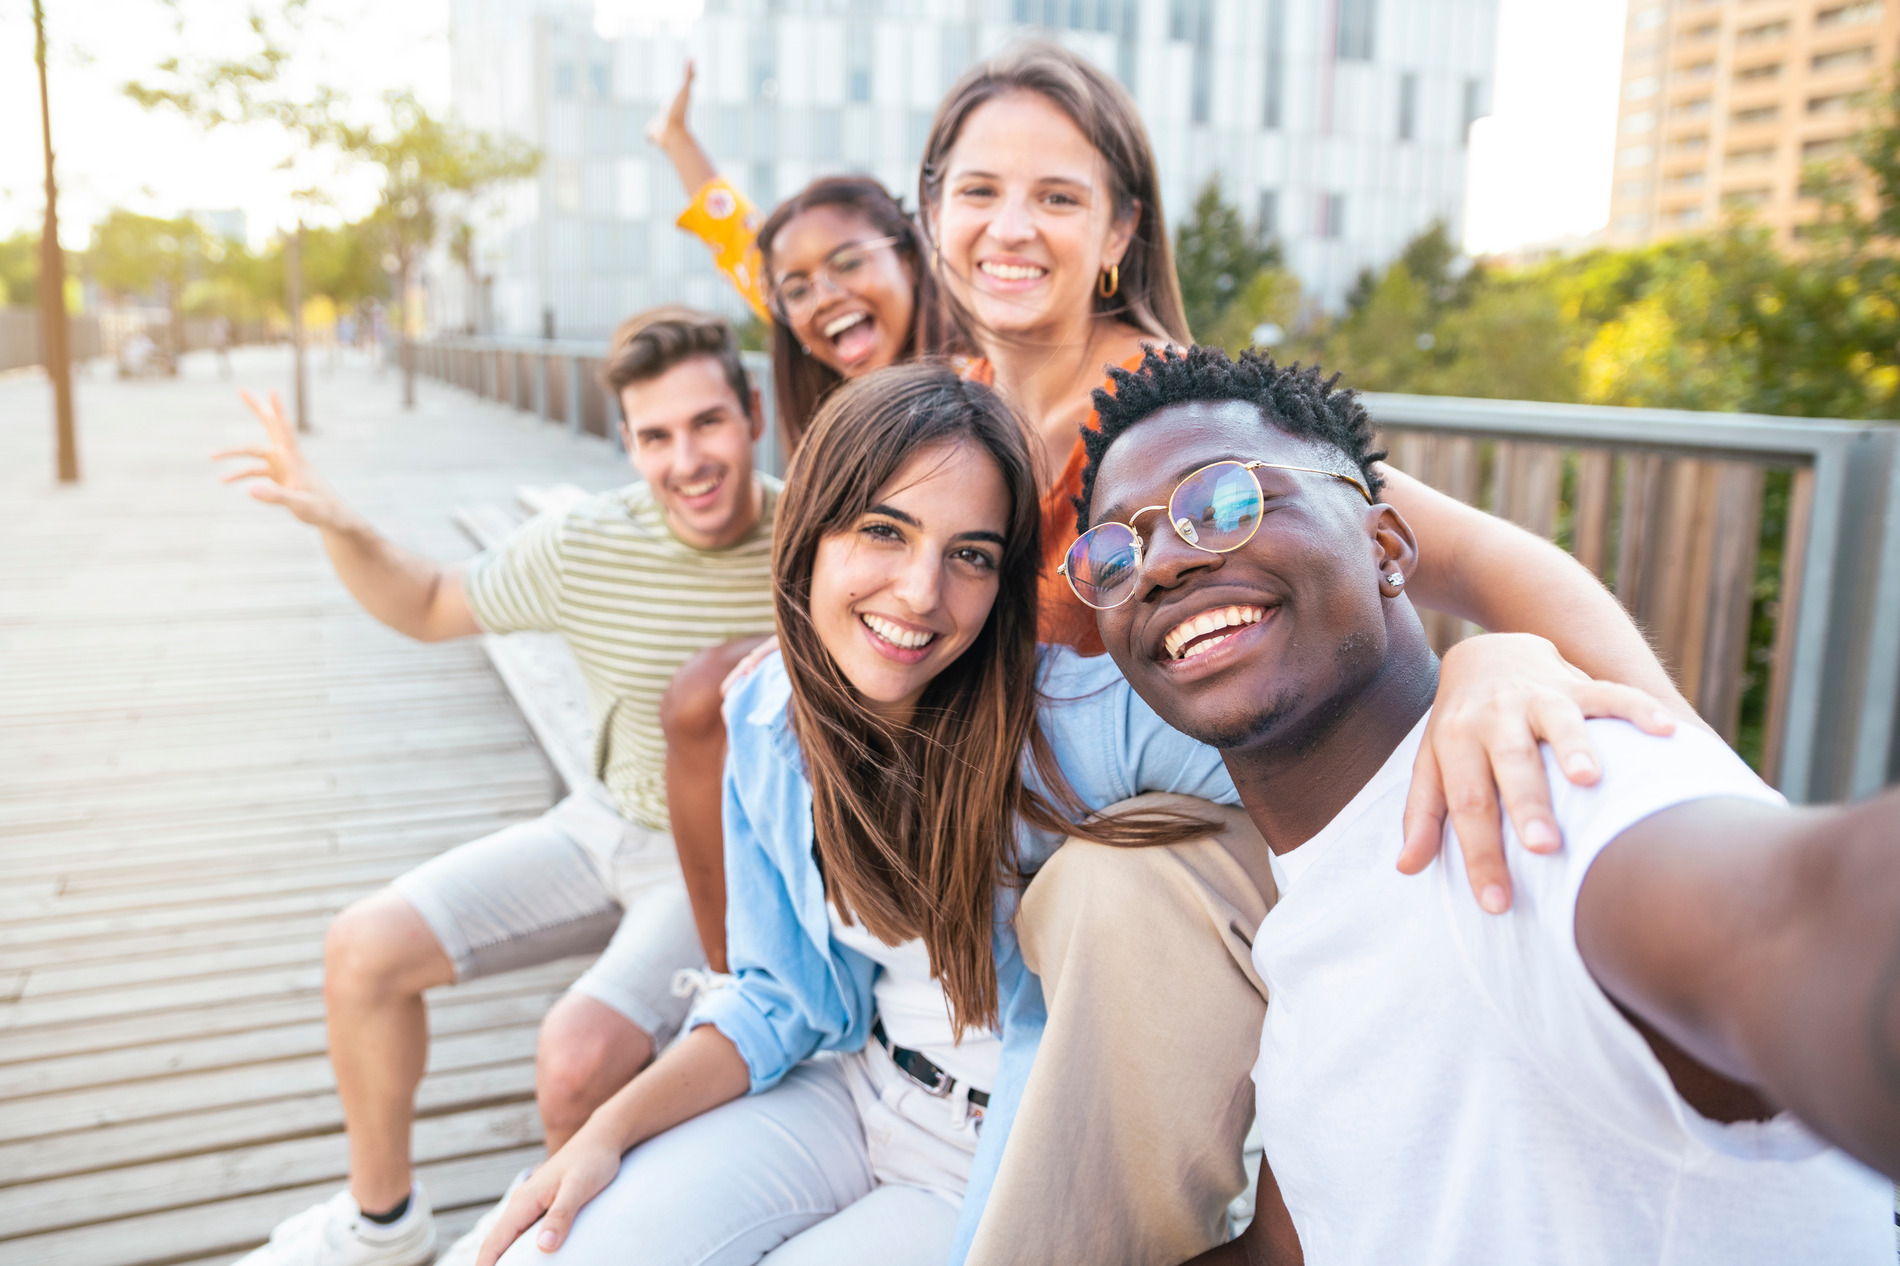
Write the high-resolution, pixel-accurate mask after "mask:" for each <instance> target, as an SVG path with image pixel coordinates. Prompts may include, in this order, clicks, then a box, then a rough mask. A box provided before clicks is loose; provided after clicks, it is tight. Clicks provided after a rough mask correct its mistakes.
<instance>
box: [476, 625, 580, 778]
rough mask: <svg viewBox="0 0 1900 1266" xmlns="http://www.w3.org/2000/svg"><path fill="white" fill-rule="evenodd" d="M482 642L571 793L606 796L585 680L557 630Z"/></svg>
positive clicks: (491, 638)
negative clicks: (597, 765)
mask: <svg viewBox="0 0 1900 1266" xmlns="http://www.w3.org/2000/svg"><path fill="white" fill-rule="evenodd" d="M482 642H483V646H484V648H485V649H486V650H487V651H488V656H489V659H490V661H491V662H493V664H494V665H495V671H496V673H497V674H499V675H500V677H501V679H502V681H503V682H505V683H506V684H507V686H508V693H509V694H511V695H512V696H514V700H515V704H516V706H517V707H519V708H520V709H521V715H522V718H523V719H524V720H526V721H527V723H528V727H529V729H531V730H533V731H534V736H535V738H536V740H537V741H539V742H540V744H541V750H542V753H543V754H544V755H545V756H546V757H547V760H548V763H549V764H550V765H552V766H553V767H554V772H555V774H556V776H557V777H559V778H560V780H561V784H562V785H563V786H564V787H566V788H567V790H568V791H569V792H578V791H581V790H584V789H588V788H596V789H600V791H601V794H603V795H604V794H605V789H604V788H601V787H600V781H599V779H598V778H596V777H595V771H594V746H595V741H596V732H595V729H594V718H593V713H592V709H591V708H590V707H589V704H588V698H587V682H586V680H585V678H583V677H582V676H581V670H580V665H579V664H577V663H576V662H575V660H574V653H573V652H572V651H570V650H569V649H568V647H567V643H566V642H565V641H563V640H562V639H561V638H560V636H559V635H557V634H553V633H515V634H511V635H509V636H507V637H497V636H493V635H490V636H488V637H485V638H483V639H482Z"/></svg>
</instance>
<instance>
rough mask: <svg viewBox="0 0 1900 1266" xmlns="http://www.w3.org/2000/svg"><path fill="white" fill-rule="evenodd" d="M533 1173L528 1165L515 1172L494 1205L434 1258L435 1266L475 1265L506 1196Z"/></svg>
mask: <svg viewBox="0 0 1900 1266" xmlns="http://www.w3.org/2000/svg"><path fill="white" fill-rule="evenodd" d="M532 1173H534V1166H532V1165H530V1166H528V1167H527V1168H526V1169H524V1170H522V1171H521V1172H520V1173H518V1174H516V1175H515V1176H514V1178H513V1179H512V1180H510V1182H509V1183H508V1190H506V1191H504V1192H502V1193H501V1199H499V1200H497V1201H495V1207H494V1208H492V1209H490V1210H489V1211H488V1212H487V1213H484V1214H483V1215H482V1216H481V1217H480V1218H479V1219H477V1221H476V1223H475V1225H474V1226H472V1227H470V1228H469V1229H468V1230H467V1232H465V1233H464V1234H463V1236H462V1238H461V1239H459V1240H457V1241H455V1243H453V1244H451V1245H449V1251H448V1252H446V1253H444V1254H442V1256H440V1257H438V1258H436V1259H435V1266H475V1257H476V1255H477V1254H478V1253H480V1252H481V1251H482V1241H483V1240H486V1239H487V1238H488V1233H489V1232H490V1231H492V1230H494V1229H495V1223H497V1222H499V1221H501V1211H502V1210H503V1209H506V1208H507V1207H508V1197H510V1196H512V1195H514V1194H515V1188H516V1187H519V1186H520V1185H521V1184H522V1183H524V1182H527V1181H528V1175H530V1174H532Z"/></svg>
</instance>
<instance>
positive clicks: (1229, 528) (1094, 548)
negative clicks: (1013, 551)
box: [1056, 461, 1372, 611]
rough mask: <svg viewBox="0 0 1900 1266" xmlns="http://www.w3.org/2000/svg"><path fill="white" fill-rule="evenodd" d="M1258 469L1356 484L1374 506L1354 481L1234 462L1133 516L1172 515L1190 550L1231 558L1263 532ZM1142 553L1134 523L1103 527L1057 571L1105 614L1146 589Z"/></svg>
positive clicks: (1313, 470) (1199, 474)
mask: <svg viewBox="0 0 1900 1266" xmlns="http://www.w3.org/2000/svg"><path fill="white" fill-rule="evenodd" d="M1256 470H1293V471H1299V472H1302V473H1304V474H1308V475H1325V476H1327V477H1328V478H1330V479H1337V480H1339V481H1340V482H1341V483H1347V484H1351V485H1352V486H1353V488H1354V489H1355V490H1357V492H1358V493H1359V495H1360V496H1362V497H1364V498H1365V499H1366V504H1367V505H1371V504H1372V490H1371V489H1370V488H1368V487H1366V485H1365V483H1364V481H1362V480H1360V479H1359V478H1357V477H1356V476H1353V475H1342V474H1340V473H1339V472H1338V471H1336V470H1321V469H1319V468H1318V467H1316V466H1288V465H1285V464H1283V463H1280V462H1236V461H1226V462H1215V463H1214V464H1213V465H1211V466H1203V467H1201V468H1200V469H1199V470H1197V471H1195V472H1194V473H1193V474H1191V475H1189V476H1188V477H1187V478H1186V479H1183V480H1182V481H1181V482H1180V483H1178V484H1176V485H1175V487H1174V494H1173V495H1172V496H1170V497H1169V498H1168V504H1166V505H1164V506H1143V507H1142V508H1141V509H1139V510H1137V511H1135V512H1134V513H1133V514H1131V515H1129V516H1128V517H1129V518H1130V519H1139V518H1140V517H1141V516H1142V515H1144V514H1147V513H1148V512H1149V511H1151V510H1166V511H1167V512H1168V524H1169V526H1171V527H1172V528H1173V529H1174V532H1175V535H1177V536H1179V537H1180V538H1181V539H1182V540H1184V541H1186V542H1187V543H1188V544H1189V545H1191V546H1193V547H1194V548H1195V549H1198V550H1202V551H1204V552H1206V553H1209V554H1226V553H1229V552H1231V551H1233V550H1237V549H1239V548H1240V547H1241V546H1243V545H1245V544H1246V543H1247V542H1248V541H1251V540H1252V539H1253V534H1254V533H1255V532H1257V531H1259V530H1260V519H1261V516H1262V511H1263V510H1264V508H1265V505H1266V494H1265V493H1264V492H1262V491H1261V488H1260V477H1259V476H1258V475H1256V474H1254V471H1256ZM1142 549H1143V545H1142V539H1141V533H1139V532H1137V531H1136V530H1135V529H1134V527H1133V526H1132V524H1129V523H1098V524H1096V525H1095V526H1094V527H1092V528H1090V529H1089V530H1088V531H1086V532H1084V533H1082V535H1080V536H1078V537H1076V538H1075V543H1074V544H1073V545H1071V546H1069V552H1068V555H1067V556H1066V557H1065V558H1064V559H1063V560H1062V562H1061V564H1060V565H1059V566H1057V568H1056V571H1057V572H1059V573H1060V574H1061V575H1063V576H1065V577H1067V579H1068V581H1069V588H1071V589H1073V590H1075V596H1076V597H1078V598H1080V599H1081V600H1082V601H1083V602H1085V603H1087V604H1088V605H1089V606H1091V607H1094V608H1095V609H1096V610H1097V611H1106V610H1108V609H1109V608H1111V607H1119V606H1120V605H1121V604H1122V603H1124V602H1126V601H1128V600H1129V599H1130V598H1132V597H1134V596H1135V590H1136V589H1137V588H1139V587H1140V583H1141V562H1142Z"/></svg>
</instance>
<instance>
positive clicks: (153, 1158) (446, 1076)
mask: <svg viewBox="0 0 1900 1266" xmlns="http://www.w3.org/2000/svg"><path fill="white" fill-rule="evenodd" d="M533 1097H534V1064H533V1062H532V1061H530V1060H519V1061H515V1062H513V1063H508V1064H495V1065H490V1066H488V1067H484V1068H470V1069H457V1070H452V1071H449V1072H444V1073H440V1074H437V1075H435V1076H433V1077H430V1078H427V1079H425V1080H424V1081H423V1083H422V1087H421V1089H420V1090H419V1091H418V1092H417V1095H416V1111H417V1113H418V1119H423V1118H427V1117H429V1116H433V1115H439V1114H441V1113H445V1112H459V1111H464V1110H468V1109H472V1108H477V1107H481V1106H484V1105H490V1104H499V1103H525V1102H528V1101H530V1100H532V1098H533ZM343 1128H344V1122H343V1109H342V1105H341V1103H340V1102H339V1101H338V1099H337V1098H336V1096H335V1095H333V1094H322V1095H305V1096H300V1097H293V1098H280V1099H274V1100H269V1101H266V1102H261V1103H249V1104H233V1105H228V1106H222V1107H213V1108H206V1109H202V1110H200V1111H198V1112H195V1113H193V1114H191V1115H190V1116H189V1117H176V1116H170V1117H157V1118H146V1119H142V1120H137V1121H126V1122H120V1123H118V1124H111V1125H101V1126H95V1127H93V1128H91V1129H88V1130H85V1131H82V1132H79V1133H69V1134H50V1135H45V1136H42V1137H39V1138H32V1139H22V1140H19V1141H16V1142H10V1143H0V1174H5V1175H7V1176H8V1178H9V1180H11V1181H20V1180H22V1179H24V1178H26V1177H34V1178H52V1177H56V1176H59V1175H65V1174H84V1173H92V1172H94V1171H98V1170H101V1169H106V1170H110V1168H111V1167H113V1166H119V1165H130V1164H135V1163H138V1164H143V1163H146V1162H153V1163H156V1162H160V1161H164V1160H167V1159H169V1158H175V1157H180V1156H193V1155H200V1154H207V1153H216V1152H221V1151H225V1150H228V1149H230V1148H234V1147H248V1146H251V1145H253V1144H261V1143H267V1142H270V1141H272V1140H281V1139H289V1138H297V1137H301V1136H305V1135H318V1134H325V1133H338V1132H341V1131H342V1130H343Z"/></svg>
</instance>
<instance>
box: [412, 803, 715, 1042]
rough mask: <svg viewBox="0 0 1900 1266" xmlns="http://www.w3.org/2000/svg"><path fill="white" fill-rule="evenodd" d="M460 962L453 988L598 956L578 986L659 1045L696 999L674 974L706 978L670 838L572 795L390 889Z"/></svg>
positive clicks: (435, 861)
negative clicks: (680, 993)
mask: <svg viewBox="0 0 1900 1266" xmlns="http://www.w3.org/2000/svg"><path fill="white" fill-rule="evenodd" d="M393 886H394V888H395V889H396V891H397V892H398V893H400V894H401V895H402V897H403V898H404V899H405V900H406V901H408V902H409V904H410V905H412V906H414V907H415V909H416V912H417V913H418V914H420V915H421V916H422V920H423V922H424V923H427V924H428V925H429V930H430V931H431V932H433V933H434V934H435V938H436V940H438V941H440V942H441V944H442V948H443V950H444V951H445V952H446V953H447V954H448V956H449V960H450V961H451V962H453V963H454V964H455V978H456V980H457V981H458V982H460V981H465V980H474V979H476V978H477V977H480V976H490V975H494V974H496V973H497V972H507V971H514V970H516V969H517V968H522V967H532V966H535V965H537V964H540V963H549V962H553V961H554V960H555V959H559V958H567V957H570V956H572V955H575V954H592V953H598V954H599V955H600V957H599V958H598V959H597V960H595V962H594V965H593V966H592V967H590V968H588V969H587V971H586V973H585V974H584V975H582V976H581V978H580V979H579V980H577V981H575V982H574V984H573V986H572V989H573V990H574V992H576V993H581V994H585V995H586V996H587V997H590V998H593V999H595V1000H596V1001H599V1002H602V1003H604V1004H606V1005H607V1006H609V1007H612V1008H613V1009H614V1010H615V1011H618V1012H619V1013H620V1014H621V1015H624V1016H626V1017H627V1018H628V1019H629V1020H631V1021H633V1022H634V1023H635V1024H637V1025H639V1026H640V1027H641V1028H642V1029H645V1030H646V1031H647V1033H649V1034H651V1035H652V1037H653V1040H654V1043H655V1045H664V1044H665V1043H666V1042H667V1041H669V1040H670V1039H671V1038H672V1037H673V1035H674V1034H676V1033H677V1032H678V1031H679V1026H680V1024H681V1022H682V1021H684V1020H685V1018H686V1012H687V1009H688V1008H689V1007H690V1006H691V1002H692V1000H691V998H676V997H674V996H673V989H672V984H673V974H674V973H675V972H677V971H679V970H681V969H682V968H704V967H705V966H706V955H705V952H704V951H703V950H702V949H701V948H700V944H699V932H698V930H697V929H696V928H695V926H694V924H693V911H692V906H691V905H690V904H689V903H688V901H687V899H686V885H685V884H684V882H682V881H681V879H680V872H679V860H678V858H677V857H676V855H675V854H674V851H673V840H672V837H671V836H670V835H667V834H666V833H664V832H661V831H653V830H649V829H647V828H646V827H643V826H640V825H639V824H638V823H634V822H629V821H628V820H627V819H625V818H623V817H621V816H620V814H619V813H618V812H617V811H616V810H615V809H614V807H613V806H612V805H610V804H608V803H606V802H605V801H604V800H601V799H599V798H597V797H596V796H595V795H591V794H588V793H585V792H583V793H579V794H576V795H572V796H569V797H568V798H567V799H565V800H563V801H561V803H559V804H557V805H555V806H554V807H553V808H552V809H550V810H548V811H547V812H546V813H544V814H542V815H541V816H540V817H538V818H536V819H535V820H534V821H532V822H522V823H519V824H517V825H515V826H511V827H507V828H505V829H503V830H500V831H497V832H495V833H494V834H493V835H488V836H484V837H483V838H481V839H479V840H475V841H472V842H471V843H468V844H463V845H461V846H460V847H459V848H453V849H450V850H449V851H448V852H446V853H443V854H442V855H441V856H439V857H435V858H431V859H430V860H429V861H426V862H424V863H423V864H422V865H420V866H418V867H416V868H415V869H414V870H412V871H410V872H409V873H408V874H406V875H403V876H401V877H400V878H398V879H397V880H396V881H395V884H394V885H393Z"/></svg>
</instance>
